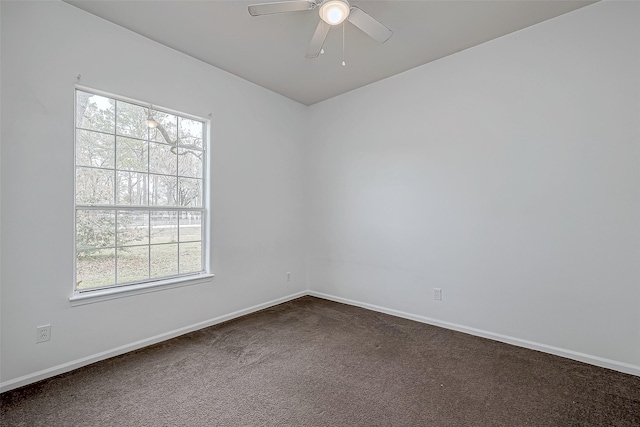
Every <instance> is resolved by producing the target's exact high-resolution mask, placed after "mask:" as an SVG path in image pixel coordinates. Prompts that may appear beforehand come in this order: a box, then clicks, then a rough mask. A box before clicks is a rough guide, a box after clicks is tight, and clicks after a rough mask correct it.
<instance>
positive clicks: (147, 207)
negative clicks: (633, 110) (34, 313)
mask: <svg viewBox="0 0 640 427" xmlns="http://www.w3.org/2000/svg"><path fill="white" fill-rule="evenodd" d="M79 92H82V93H85V94H87V95H89V96H98V97H104V98H107V99H108V100H109V101H113V112H114V113H113V115H114V117H113V133H111V132H106V131H101V130H96V129H91V128H89V127H83V126H79V125H78V117H77V114H78V110H77V107H76V123H75V128H76V159H75V164H76V196H75V198H76V204H75V206H76V207H75V210H76V218H75V224H76V254H77V256H76V263H77V262H78V255H80V254H83V253H89V252H97V251H108V250H113V268H114V270H113V283H112V284H109V285H100V286H91V287H90V288H88V289H80V288H79V283H80V282H79V281H78V279H77V276H78V267H76V291H79V292H85V291H91V290H97V289H104V288H110V287H121V286H126V285H131V284H137V283H147V282H153V281H156V280H163V279H170V278H175V277H184V276H191V275H194V274H200V273H203V272H205V254H206V248H205V229H206V209H205V207H204V205H205V200H204V198H205V179H204V178H205V176H204V174H205V156H204V153H205V149H206V139H205V138H206V136H205V122H204V121H203V120H202V119H194V118H190V117H187V116H184V115H180V114H176V113H169V112H166V114H167V115H171V116H174V117H175V126H176V128H175V134H176V142H175V144H169V143H165V142H158V141H155V140H152V136H151V132H152V131H154V130H153V129H151V128H149V127H147V128H146V135H147V138H146V140H145V139H141V138H137V137H135V135H124V134H122V133H120V132H119V130H118V114H119V111H118V108H119V106H120V103H121V102H126V103H128V104H131V105H134V106H137V107H141V108H143V109H144V108H145V106H144V105H142V104H136V103H135V102H131V101H128V100H127V101H123V100H120V99H119V98H118V97H114V96H112V95H103V94H99V93H95V92H92V91H87V90H84V89H77V90H76V102H78V93H79ZM149 108H150V107H149ZM153 111H154V112H156V111H157V112H161V113H162V111H161V110H157V109H154V110H153ZM181 118H182V120H184V119H187V120H192V121H194V122H198V123H200V124H201V136H200V140H201V148H199V147H195V146H194V145H193V144H188V146H187V145H183V144H181V143H180V132H181V129H180V126H179V125H180V120H181ZM78 130H82V131H85V132H88V133H95V134H102V135H107V136H109V137H113V141H112V142H113V166H112V167H100V166H94V165H86V164H82V163H83V162H82V161H79V159H78V153H77V150H78V136H77V131H78ZM163 137H165V134H163ZM189 137H190V138H193V135H189ZM119 138H127V139H130V140H133V141H140V142H143V143H144V144H145V145H146V171H145V172H142V171H140V170H136V169H131V168H129V169H119V164H118V162H119V158H118V154H119V153H118V147H119V143H118V142H119ZM156 139H157V138H156ZM151 143H153V144H157V145H158V146H167V147H172V149H170V150H169V151H170V152H171V153H173V154H174V156H173V157H174V158H175V159H172V160H173V161H175V164H174V166H175V174H168V173H167V174H163V173H157V172H153V173H152V172H151V164H152V158H151V148H152V146H151ZM174 150H175V151H174ZM181 150H187V151H186V152H185V154H188V153H189V152H191V153H194V152H196V153H199V155H198V154H196V157H198V158H199V164H198V167H199V170H198V172H197V174H196V175H199V176H193V175H194V173H193V172H191V173H192V176H188V175H185V174H180V172H181V170H180V157H179V156H180V153H181V152H182V151H181ZM82 168H86V169H95V170H103V171H110V172H112V185H111V191H112V193H113V194H112V197H111V201H112V204H98V203H79V202H78V182H77V180H78V171H79V170H82ZM118 172H124V173H130V174H145V176H144V177H143V179H145V180H146V185H145V187H146V191H145V193H144V195H142V197H143V199H142V201H143V202H145V204H144V205H130V204H126V203H120V202H119V192H120V186H121V185H122V183H121V182H120V179H119V176H118ZM153 177H170V178H172V179H173V178H174V179H175V181H174V183H175V193H174V194H167V203H171V200H170V199H171V197H173V203H175V205H158V204H155V205H152V204H151V203H152V199H151V197H152V190H151V188H152V179H153ZM181 179H189V180H193V181H194V182H197V184H198V185H197V187H196V189H199V194H196V196H194V199H196V200H197V203H199V205H200V206H198V207H194V206H180V203H181V200H180V191H181V190H182V185H183V184H184V182H183V181H181ZM153 191H155V192H156V193H157V185H154V187H153ZM156 197H157V195H156ZM138 200H141V199H139V198H138ZM192 201H193V200H191V201H189V203H191V202H192ZM155 203H157V199H156V200H155ZM92 210H96V211H98V210H101V211H105V212H111V213H112V215H113V217H114V224H113V227H112V230H111V231H112V233H113V245H112V246H110V245H100V246H94V247H91V248H79V247H78V231H77V227H78V212H80V211H92ZM122 212H144V213H146V217H147V219H146V231H145V232H146V235H147V236H146V241H147V243H145V244H127V242H126V239H122V238H121V230H120V227H119V220H120V216H121V215H122ZM154 212H171V213H172V214H171V215H173V216H174V218H175V222H174V223H170V224H169V227H175V236H176V239H175V241H173V240H171V241H169V242H163V243H157V242H154V243H152V241H153V238H152V235H153V233H152V229H153V224H152V221H153V213H154ZM189 213H194V214H197V218H198V221H199V222H198V224H199V225H198V224H196V225H195V226H196V227H198V226H199V228H200V235H199V236H192V237H191V238H190V239H189V238H186V237H185V240H184V241H183V240H182V238H183V236H182V235H181V233H182V231H183V230H182V226H183V224H182V222H183V221H184V220H183V217H184V216H185V214H186V215H187V216H188V214H189ZM189 225H193V224H189ZM195 237H199V239H196V238H195ZM121 240H122V242H121ZM195 243H200V248H199V252H200V267H199V269H198V270H197V271H193V270H190V269H189V268H188V267H187V268H186V270H187V272H186V273H184V272H181V270H182V267H181V265H182V264H181V252H182V251H181V249H185V250H186V247H188V245H193V244H195ZM170 245H172V246H174V247H175V255H176V256H175V260H174V261H175V271H176V273H175V274H159V275H158V274H155V272H154V271H153V264H152V253H153V248H154V247H156V248H157V247H162V246H165V247H169V246H170ZM182 245H187V246H183V248H181V246H182ZM143 247H146V248H147V251H146V252H147V271H146V277H145V278H142V279H139V280H131V281H120V277H118V276H119V274H120V269H119V266H118V262H119V260H120V256H119V253H120V252H123V253H126V251H127V250H129V249H134V248H143Z"/></svg>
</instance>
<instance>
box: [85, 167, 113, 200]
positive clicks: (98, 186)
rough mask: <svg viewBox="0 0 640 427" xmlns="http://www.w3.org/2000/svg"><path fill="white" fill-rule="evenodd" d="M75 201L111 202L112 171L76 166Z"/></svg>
mask: <svg viewBox="0 0 640 427" xmlns="http://www.w3.org/2000/svg"><path fill="white" fill-rule="evenodd" d="M76 203H81V204H86V205H90V204H99V205H111V204H113V171H112V170H105V169H91V168H83V167H78V168H76Z"/></svg>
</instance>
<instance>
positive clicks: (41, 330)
mask: <svg viewBox="0 0 640 427" xmlns="http://www.w3.org/2000/svg"><path fill="white" fill-rule="evenodd" d="M49 340H51V325H44V326H38V327H37V328H36V344H38V343H41V342H45V341H49Z"/></svg>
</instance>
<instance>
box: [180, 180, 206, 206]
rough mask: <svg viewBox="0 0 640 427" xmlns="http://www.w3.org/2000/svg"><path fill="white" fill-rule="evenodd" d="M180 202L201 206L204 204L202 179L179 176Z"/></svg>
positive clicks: (183, 204) (182, 204) (186, 204)
mask: <svg viewBox="0 0 640 427" xmlns="http://www.w3.org/2000/svg"><path fill="white" fill-rule="evenodd" d="M178 181H179V187H178V204H179V205H180V206H189V207H192V208H199V207H201V206H202V180H200V179H191V178H179V180H178Z"/></svg>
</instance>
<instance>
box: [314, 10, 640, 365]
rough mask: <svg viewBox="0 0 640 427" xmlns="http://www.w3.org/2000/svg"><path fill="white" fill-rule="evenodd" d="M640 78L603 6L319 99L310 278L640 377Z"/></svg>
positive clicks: (368, 300)
mask: <svg viewBox="0 0 640 427" xmlns="http://www.w3.org/2000/svg"><path fill="white" fill-rule="evenodd" d="M639 76H640V3H638V2H603V3H598V4H595V5H592V6H588V7H585V8H583V9H580V10H578V11H575V12H572V13H569V14H567V15H563V16H560V17H558V18H555V19H552V20H550V21H547V22H544V23H542V24H539V25H536V26H533V27H530V28H528V29H525V30H522V31H519V32H517V33H514V34H511V35H508V36H505V37H502V38H500V39H497V40H494V41H492V42H489V43H485V44H483V45H480V46H478V47H475V48H472V49H469V50H466V51H463V52H460V53H458V54H456V55H453V56H450V57H447V58H445V59H442V60H439V61H437V62H434V63H431V64H427V65H425V66H422V67H419V68H416V69H413V70H411V71H408V72H405V73H403V74H400V75H397V76H395V77H392V78H389V79H386V80H384V81H381V82H378V83H376V84H373V85H369V86H367V87H364V88H361V89H359V90H356V91H353V92H350V93H348V94H345V95H343V96H340V97H337V98H334V99H331V100H328V101H325V102H322V103H320V104H316V105H315V106H312V107H311V111H312V114H313V116H314V117H317V118H320V117H322V123H323V124H330V125H326V126H324V125H323V126H316V127H315V128H314V129H313V131H312V132H311V133H310V136H311V137H312V140H311V143H312V147H313V148H312V151H311V154H310V160H309V162H310V171H311V178H310V185H311V187H310V189H309V191H308V194H309V195H311V197H310V199H309V203H310V212H311V217H310V221H311V231H310V238H311V242H310V249H309V261H308V274H309V280H310V281H309V287H310V289H312V290H314V291H316V292H318V293H319V294H328V295H331V296H332V297H337V298H339V299H343V300H345V301H347V302H352V303H354V302H355V303H358V304H361V305H375V306H379V307H378V308H381V309H383V310H386V311H395V312H396V314H401V315H406V316H408V317H412V318H417V319H423V320H427V321H431V322H435V323H441V324H445V325H447V326H450V327H457V328H459V329H463V330H468V331H471V332H474V333H479V334H481V335H486V336H492V337H494V338H499V339H505V340H506V341H510V342H516V343H520V344H525V345H529V346H532V347H534V348H535V347H537V348H543V349H545V350H551V351H554V352H557V353H559V354H564V355H568V356H570V357H576V358H578V359H582V360H588V361H591V362H594V363H599V364H602V365H605V366H612V367H615V368H616V369H621V370H624V371H627V372H632V373H635V374H636V375H640V124H639V123H640V77H639ZM434 287H439V288H442V290H443V301H441V302H436V301H434V299H433V288H434Z"/></svg>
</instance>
